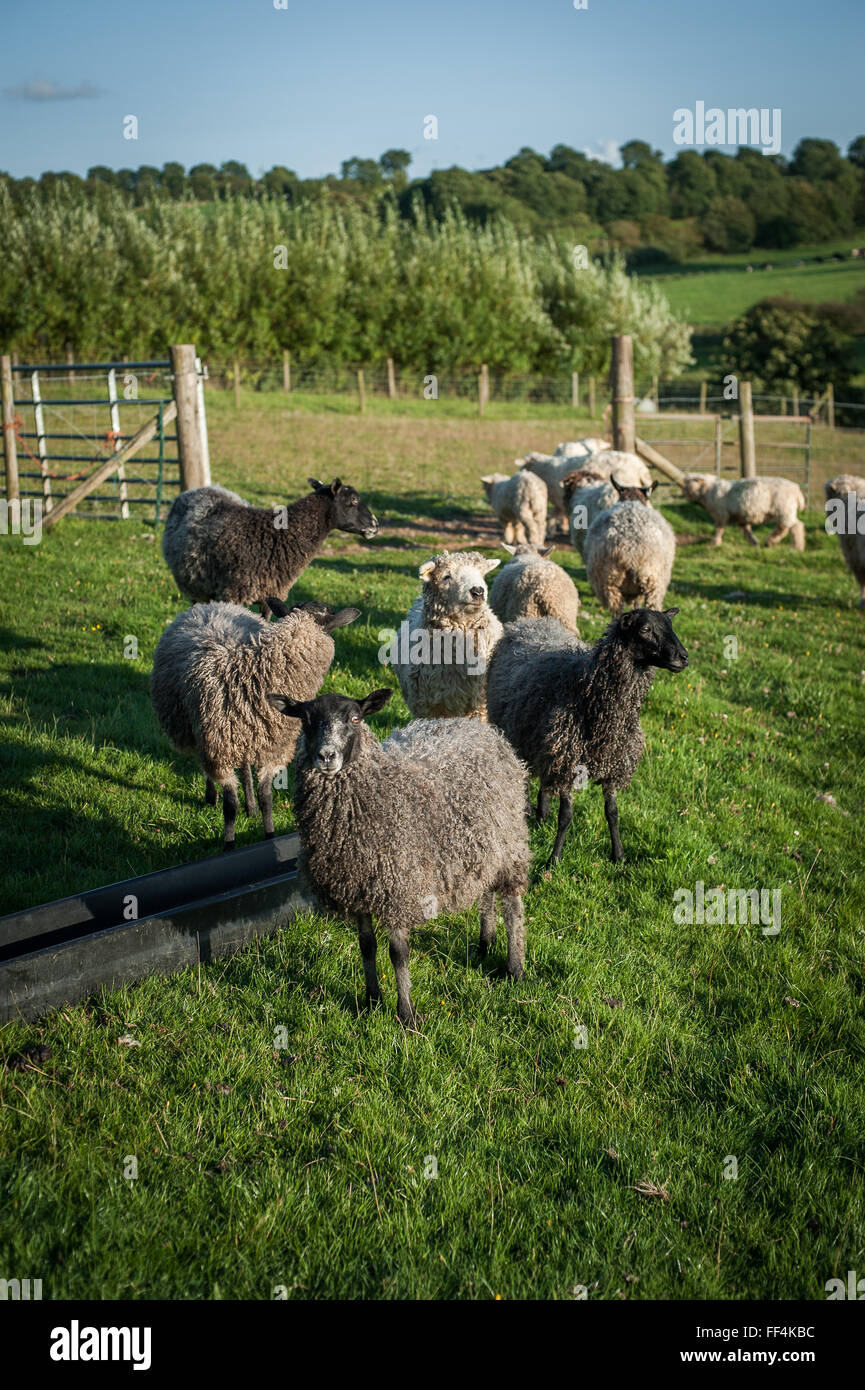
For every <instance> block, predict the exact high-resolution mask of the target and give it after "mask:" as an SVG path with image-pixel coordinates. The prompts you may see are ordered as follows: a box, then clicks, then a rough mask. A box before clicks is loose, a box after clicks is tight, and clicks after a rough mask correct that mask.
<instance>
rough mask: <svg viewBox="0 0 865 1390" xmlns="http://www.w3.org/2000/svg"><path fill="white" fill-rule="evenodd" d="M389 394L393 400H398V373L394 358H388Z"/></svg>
mask: <svg viewBox="0 0 865 1390" xmlns="http://www.w3.org/2000/svg"><path fill="white" fill-rule="evenodd" d="M387 394H388V396H389V398H390V399H391V400H392V401H395V400H396V373H395V372H394V369H393V358H392V357H389V358H388V359H387Z"/></svg>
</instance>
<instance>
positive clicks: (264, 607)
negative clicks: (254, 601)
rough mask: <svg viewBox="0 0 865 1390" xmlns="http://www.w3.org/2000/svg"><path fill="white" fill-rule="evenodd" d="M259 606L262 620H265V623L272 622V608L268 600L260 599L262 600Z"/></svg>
mask: <svg viewBox="0 0 865 1390" xmlns="http://www.w3.org/2000/svg"><path fill="white" fill-rule="evenodd" d="M258 606H259V608H260V609H261V616H262V618H263V619H264V621H265V622H268V621H269V620H270V613H271V608H270V604H269V603H268V601H267V599H266V598H260V599H259V600H258Z"/></svg>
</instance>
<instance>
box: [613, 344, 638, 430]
mask: <svg viewBox="0 0 865 1390" xmlns="http://www.w3.org/2000/svg"><path fill="white" fill-rule="evenodd" d="M610 385H611V386H612V388H613V391H612V405H613V448H614V449H621V450H623V451H624V452H625V453H628V454H632V453H633V452H634V340H633V338H632V337H631V335H630V334H629V333H622V334H616V335H614V336H613V338H612V339H611V358H610Z"/></svg>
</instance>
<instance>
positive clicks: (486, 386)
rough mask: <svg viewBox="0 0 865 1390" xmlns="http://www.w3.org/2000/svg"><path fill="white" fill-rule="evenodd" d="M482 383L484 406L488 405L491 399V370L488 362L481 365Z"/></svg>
mask: <svg viewBox="0 0 865 1390" xmlns="http://www.w3.org/2000/svg"><path fill="white" fill-rule="evenodd" d="M481 381H482V383H483V392H484V405H488V404H489V399H490V369H489V367H488V366H487V364H486V362H482V363H481Z"/></svg>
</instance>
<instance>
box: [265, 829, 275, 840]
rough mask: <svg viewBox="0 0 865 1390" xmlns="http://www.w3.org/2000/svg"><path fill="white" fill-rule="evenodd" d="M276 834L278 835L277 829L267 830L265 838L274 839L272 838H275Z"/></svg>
mask: <svg viewBox="0 0 865 1390" xmlns="http://www.w3.org/2000/svg"><path fill="white" fill-rule="evenodd" d="M275 835H276V831H275V830H265V832H264V838H265V840H272V839H273V838H274V836H275Z"/></svg>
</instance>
